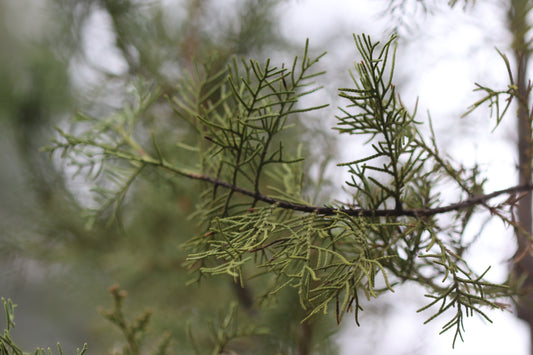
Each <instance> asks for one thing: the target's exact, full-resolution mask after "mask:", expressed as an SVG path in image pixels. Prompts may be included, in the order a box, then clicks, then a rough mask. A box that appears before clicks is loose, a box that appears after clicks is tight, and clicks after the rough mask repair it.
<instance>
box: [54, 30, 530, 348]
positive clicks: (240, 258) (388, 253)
mask: <svg viewBox="0 0 533 355" xmlns="http://www.w3.org/2000/svg"><path fill="white" fill-rule="evenodd" d="M354 39H355V44H356V47H357V50H358V53H359V55H360V60H359V61H358V62H357V63H356V65H355V72H354V73H352V74H351V78H352V80H353V87H351V88H342V89H340V97H341V98H343V99H344V102H346V106H344V107H341V108H339V109H340V112H341V113H340V115H339V116H338V117H337V119H338V125H337V127H336V130H338V131H339V132H340V133H342V134H348V135H363V136H366V138H367V140H366V141H367V145H368V146H369V147H370V148H371V149H372V151H371V152H370V153H368V154H365V155H361V154H358V152H357V151H356V152H355V153H356V156H354V158H353V160H351V161H349V162H346V163H341V164H338V165H339V166H341V168H340V169H345V168H343V167H348V174H349V178H348V181H347V185H348V188H347V191H348V192H349V193H350V199H351V201H350V202H349V203H340V202H336V201H331V203H330V205H327V206H313V205H312V204H311V203H310V202H309V201H308V200H307V198H306V196H305V195H304V194H303V192H302V191H304V186H303V182H304V179H303V178H302V173H303V172H302V164H301V161H302V160H303V159H304V157H303V156H301V152H300V150H299V149H298V148H297V147H295V146H297V145H295V144H293V143H292V144H291V142H290V139H291V138H290V129H291V127H292V125H293V123H294V122H295V121H294V120H296V119H297V117H298V116H301V115H302V113H305V112H307V111H311V110H320V109H321V108H324V107H325V106H326V105H322V104H318V105H312V106H310V107H305V106H302V104H301V98H302V97H303V96H306V95H309V94H311V93H313V92H315V91H316V90H317V89H318V88H319V86H317V85H316V84H315V80H318V79H319V75H320V74H322V73H321V72H316V71H313V66H314V65H315V64H316V63H317V62H318V61H319V59H320V57H321V56H318V57H316V58H313V57H311V56H310V54H309V50H308V44H306V47H305V50H304V53H303V55H302V56H301V57H296V58H295V59H294V61H293V62H292V63H291V64H290V65H284V64H281V65H275V64H273V63H272V62H271V61H270V60H267V61H266V62H264V63H260V62H258V61H254V60H249V61H246V60H237V59H235V60H233V62H231V63H230V65H229V66H228V67H227V68H225V69H223V70H221V71H220V70H216V71H214V70H212V69H211V67H210V66H209V65H200V64H198V65H197V66H196V67H195V68H194V70H193V72H191V73H189V76H188V78H187V79H186V80H184V81H183V82H182V83H180V87H179V90H178V94H177V95H176V96H174V97H169V98H168V103H169V105H170V106H171V107H172V109H173V110H174V112H175V114H176V119H179V120H183V121H184V122H187V123H188V124H189V125H190V126H191V130H192V132H193V133H194V134H193V135H188V136H187V137H182V138H181V139H180V140H179V141H178V139H177V141H176V149H179V150H183V151H187V152H188V153H189V155H190V159H185V160H183V161H173V160H172V158H170V155H168V154H166V153H165V152H164V151H162V149H161V148H160V145H159V144H158V137H159V133H160V132H157V131H152V132H146V131H143V130H142V129H140V128H139V126H140V124H139V121H142V119H143V115H144V113H145V112H146V110H147V108H148V107H149V106H150V105H152V104H153V102H154V98H155V97H156V96H157V91H155V90H152V91H149V92H150V93H149V94H146V93H145V92H146V91H143V90H140V91H139V94H138V97H137V99H136V100H134V102H133V104H132V105H130V106H129V108H127V109H126V110H124V112H120V113H117V114H114V115H112V116H110V117H107V118H87V117H86V116H84V115H79V116H78V119H79V120H81V123H83V124H81V125H80V124H78V125H77V126H76V129H75V130H74V131H72V132H65V131H60V135H61V138H60V139H58V140H57V141H55V142H54V144H53V146H52V147H50V151H51V152H54V151H60V152H62V153H63V154H64V156H67V157H69V159H71V161H72V162H73V163H74V164H75V165H76V166H78V167H80V168H81V169H82V170H83V169H86V168H89V169H92V170H94V171H95V173H94V174H95V176H97V177H98V178H99V179H100V180H101V183H102V184H103V186H104V187H106V190H105V191H106V192H105V193H104V194H103V196H104V197H106V198H107V200H106V202H102V203H101V204H100V208H104V209H109V208H110V207H113V208H114V209H116V208H119V207H120V205H121V204H122V203H123V201H124V199H125V197H126V194H127V191H128V189H129V188H131V186H132V185H133V182H134V180H135V179H136V178H137V177H139V176H144V175H143V172H144V170H149V169H158V170H162V171H166V172H167V173H169V174H170V175H169V180H172V179H173V178H174V177H184V178H189V179H193V180H199V181H201V192H200V194H201V203H200V205H199V206H198V208H197V212H196V218H197V219H198V221H199V223H200V224H201V225H202V226H203V232H202V233H200V234H199V235H197V236H195V237H193V238H191V239H190V240H189V241H188V242H187V243H186V244H185V245H184V248H185V250H186V251H187V252H188V258H187V260H186V265H187V267H189V268H190V270H191V271H192V272H194V273H195V274H196V275H197V278H196V279H195V280H198V279H200V278H201V277H202V276H204V275H220V274H225V275H230V276H231V277H233V278H234V279H235V281H236V282H238V283H241V284H242V285H243V286H244V284H245V282H244V281H245V280H246V279H247V278H248V277H256V278H262V280H264V285H266V286H265V289H264V293H263V295H262V297H261V298H260V300H263V301H264V300H267V299H269V298H271V297H275V296H276V295H277V294H278V293H279V292H280V291H281V290H282V289H284V288H295V289H297V291H298V295H299V300H300V304H301V307H302V308H303V309H304V310H305V316H304V320H309V319H311V318H313V317H316V316H317V315H318V314H319V313H328V312H329V311H330V310H332V312H333V313H334V314H335V315H336V319H337V321H339V322H340V320H341V319H342V317H343V315H344V314H345V313H346V312H349V311H354V313H355V320H356V322H359V320H358V314H359V312H360V311H361V310H362V303H361V301H362V298H366V299H372V298H374V297H377V296H378V295H380V294H382V293H384V292H392V291H393V290H394V287H395V285H397V284H400V283H405V282H414V283H418V284H420V285H422V286H423V287H425V288H426V289H427V297H428V298H429V299H430V303H429V304H428V305H427V306H425V307H423V308H422V309H421V310H420V311H425V310H429V309H431V310H432V311H433V314H432V315H430V316H429V318H428V321H430V320H433V319H435V318H437V317H440V316H447V317H451V318H450V319H449V320H448V321H446V323H445V325H444V326H443V331H447V330H452V329H453V330H454V331H455V338H461V339H462V331H463V323H464V317H465V316H471V315H473V314H478V315H480V316H482V317H484V318H486V319H488V317H487V315H486V314H485V311H483V310H482V309H481V307H483V306H488V307H489V308H502V307H503V305H502V303H499V302H498V298H499V297H503V296H507V295H509V294H510V293H511V291H510V290H509V288H508V287H507V286H506V285H496V284H492V283H489V282H487V281H485V280H484V278H483V277H484V275H485V273H483V274H482V275H478V274H476V273H475V272H473V271H472V270H471V269H470V268H469V266H468V262H467V260H465V259H464V251H465V250H466V248H467V247H468V243H467V241H466V240H465V238H464V231H465V228H466V226H467V225H468V222H469V220H470V217H471V216H472V214H473V213H474V212H476V211H477V210H480V209H488V210H489V211H490V212H491V213H492V215H494V216H498V217H501V218H502V219H504V221H506V222H508V223H512V218H511V217H510V216H511V214H510V212H512V211H511V209H512V207H513V203H512V202H509V203H500V204H497V205H489V200H491V199H492V198H494V197H497V196H500V195H504V194H513V193H518V192H520V191H526V190H529V189H530V188H531V186H518V187H513V188H509V189H506V190H502V191H496V192H493V193H490V194H483V183H484V181H485V180H484V179H483V178H482V177H480V173H479V170H478V168H477V167H474V168H473V169H467V168H465V167H463V166H460V165H457V164H455V163H453V162H451V161H450V160H449V159H448V158H447V157H445V156H443V155H442V154H441V153H440V152H439V150H438V148H437V145H436V139H435V137H434V134H433V133H431V135H430V136H429V137H425V136H424V135H423V134H422V133H421V131H422V123H420V122H419V121H417V120H416V119H415V116H416V108H415V109H414V110H413V111H412V112H411V111H410V110H408V109H407V108H406V107H405V106H404V104H403V103H402V101H401V100H400V97H399V96H398V94H397V92H396V90H395V86H394V80H393V79H394V70H395V48H396V41H395V37H391V38H390V40H388V41H387V42H385V43H383V44H382V43H379V42H373V41H372V40H371V39H370V37H368V36H366V35H361V36H355V38H354ZM487 100H492V99H490V98H489V99H487ZM415 106H416V105H415ZM430 132H432V129H431V127H430ZM365 151H367V150H365ZM442 184H446V187H447V188H449V189H450V190H454V191H455V195H456V198H457V202H455V203H451V204H445V203H446V201H443V199H442V198H441V196H440V195H439V193H438V188H439V187H440V186H443V185H442ZM102 191H104V190H102ZM509 201H511V200H509ZM114 209H112V210H114ZM443 214H446V215H445V216H441V215H443ZM250 275H252V276H250ZM454 342H455V340H454Z"/></svg>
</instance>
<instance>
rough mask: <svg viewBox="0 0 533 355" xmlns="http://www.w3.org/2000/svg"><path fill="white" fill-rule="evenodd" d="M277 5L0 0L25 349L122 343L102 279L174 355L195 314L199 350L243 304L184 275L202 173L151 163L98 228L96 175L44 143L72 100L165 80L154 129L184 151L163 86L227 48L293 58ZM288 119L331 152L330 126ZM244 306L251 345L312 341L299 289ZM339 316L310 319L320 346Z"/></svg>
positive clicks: (9, 199) (85, 105) (5, 241)
mask: <svg viewBox="0 0 533 355" xmlns="http://www.w3.org/2000/svg"><path fill="white" fill-rule="evenodd" d="M280 2H281V0H266V1H265V0H242V1H232V2H231V4H226V2H224V5H222V4H221V3H222V2H219V1H209V0H181V1H178V0H176V1H156V0H153V1H134V0H47V1H38V2H35V1H30V0H23V1H20V0H7V1H2V2H0V17H1V20H0V26H1V30H0V48H1V50H0V151H1V154H0V166H1V167H2V168H1V169H0V183H1V188H0V294H1V295H2V296H4V297H6V298H7V297H10V298H12V299H13V300H14V301H15V303H17V304H19V305H20V307H19V308H18V309H17V328H15V329H14V331H12V335H13V336H14V337H15V339H16V340H17V342H18V345H19V346H20V347H21V348H24V349H34V348H35V347H37V346H40V347H55V344H56V342H57V341H60V342H61V343H62V345H63V349H64V350H65V351H67V349H75V348H76V347H81V345H82V344H83V343H84V342H87V343H88V344H89V349H90V353H93V354H102V353H107V352H108V351H110V349H112V348H113V347H116V346H117V344H120V341H121V338H120V334H119V332H118V331H117V330H115V329H114V328H113V326H112V325H111V324H108V323H107V322H106V321H105V320H104V319H103V318H102V317H101V316H99V315H98V313H97V311H96V309H97V307H98V306H99V305H101V306H105V307H107V305H109V304H110V303H111V298H110V297H109V296H108V295H107V288H108V287H109V286H110V285H111V284H114V283H118V284H120V285H121V288H123V289H125V290H128V292H129V295H130V296H129V297H128V299H127V301H126V302H125V308H126V314H130V313H131V314H132V315H135V314H138V313H140V311H142V310H143V309H145V308H147V307H149V308H151V309H152V310H153V321H152V324H151V327H150V337H153V341H154V342H156V341H157V340H158V339H159V337H160V335H162V334H163V333H164V331H167V330H168V331H170V332H171V334H172V338H173V342H174V345H175V346H179V349H180V351H179V353H182V354H187V353H192V347H191V343H190V341H189V340H188V339H187V332H186V327H187V324H188V322H190V329H191V331H192V334H193V335H194V338H195V340H196V344H197V345H198V346H199V348H200V349H203V350H201V353H208V352H209V350H207V349H212V348H213V342H214V341H213V335H212V333H210V330H209V327H208V324H209V322H210V321H211V320H214V319H216V318H217V317H218V316H219V315H220V314H225V313H226V312H227V311H228V308H229V305H230V304H231V302H233V301H238V300H239V299H240V300H241V305H243V304H244V305H245V303H246V302H245V301H243V297H245V296H246V295H245V296H243V295H242V292H241V291H242V290H238V288H236V287H235V286H234V285H233V282H232V280H231V279H229V278H228V279H224V278H216V279H212V280H208V281H209V282H202V283H201V284H199V285H192V286H188V287H186V286H185V283H186V282H187V281H188V280H189V279H190V275H188V274H187V272H186V270H185V269H184V268H183V266H182V263H183V261H184V257H185V255H184V253H183V252H182V250H181V249H180V245H181V244H182V243H183V242H185V241H186V240H187V239H189V238H190V237H191V236H193V235H194V234H195V233H196V232H198V231H199V230H200V229H198V226H196V225H195V223H194V221H193V220H190V219H188V216H189V215H190V214H191V213H192V212H193V211H194V206H195V203H196V196H197V194H198V192H199V191H198V188H197V185H194V183H192V182H190V181H187V180H183V179H182V180H169V179H168V176H164V175H162V174H161V173H158V172H155V171H146V172H144V173H143V176H142V179H139V180H138V181H137V182H136V184H135V185H134V188H133V189H131V190H130V191H129V192H128V195H127V197H126V199H125V200H124V203H123V206H122V208H120V209H119V212H118V215H117V216H116V218H115V219H112V220H111V219H110V218H109V217H110V211H106V210H104V211H103V213H102V214H100V215H99V217H98V218H97V219H96V220H95V221H94V223H92V224H91V225H90V226H89V225H88V221H89V219H87V218H86V217H87V213H86V209H87V208H88V207H97V206H98V201H95V200H93V196H94V195H93V194H92V193H91V192H90V189H91V187H92V184H93V183H94V181H91V180H86V179H84V178H83V176H84V174H83V173H82V174H80V175H75V174H74V169H73V168H72V167H71V166H68V165H67V164H64V163H62V162H61V160H60V159H55V158H57V157H53V159H50V158H49V157H48V156H47V155H46V154H45V153H43V152H41V151H40V148H41V147H43V146H45V145H46V144H47V143H48V142H49V141H50V139H51V138H53V137H54V134H55V133H54V129H55V128H54V127H56V126H59V127H65V126H67V125H68V124H69V123H68V122H69V117H70V116H72V114H73V113H74V112H75V111H78V110H79V111H82V112H84V113H85V114H87V115H90V116H93V117H104V116H105V115H110V114H113V113H115V112H117V111H118V110H120V109H121V108H123V107H124V106H125V105H128V104H134V101H135V92H136V90H137V89H139V87H140V89H139V90H140V91H141V92H147V91H150V90H155V87H156V86H157V87H158V88H159V90H160V91H161V95H160V96H158V97H157V99H156V102H154V104H152V105H151V106H150V108H149V110H148V111H147V112H144V113H143V118H142V119H143V123H142V126H143V129H144V130H145V131H144V133H145V134H146V133H147V132H148V133H149V132H150V131H152V130H157V131H158V132H161V135H160V136H159V137H158V138H159V139H158V141H159V142H160V144H161V143H162V142H164V143H165V144H168V146H162V147H161V148H162V149H164V150H165V151H167V152H174V153H173V154H181V155H176V156H175V159H187V158H188V157H187V156H186V154H184V153H183V150H177V149H175V147H176V142H177V141H179V140H182V139H183V140H186V138H187V130H188V127H186V126H185V125H184V124H183V123H180V122H178V120H176V119H175V116H174V115H173V112H172V111H171V110H170V109H169V106H168V105H167V104H166V99H165V97H166V96H169V97H172V96H173V95H176V94H177V93H178V91H177V90H179V88H178V85H177V84H178V82H179V80H180V78H182V77H183V75H185V73H186V72H187V71H188V70H191V69H193V68H194V63H195V61H198V62H200V63H209V65H210V66H211V68H212V69H213V70H214V71H216V70H218V69H220V68H222V67H223V66H224V65H226V63H227V62H228V60H229V59H230V57H231V56H233V55H236V56H239V57H241V56H242V57H245V58H247V57H254V58H257V59H259V60H260V61H261V58H266V57H267V56H268V55H267V54H268V53H269V50H272V48H276V50H275V52H276V53H280V52H290V54H289V56H292V55H293V54H294V52H296V50H293V48H292V46H291V44H289V43H288V42H287V41H286V40H285V39H284V38H283V37H282V36H281V34H280V32H279V30H278V28H277V24H276V18H277V16H276V11H277V10H276V7H277V5H279V3H280ZM302 46H303V43H302ZM296 53H298V52H296ZM294 131H295V132H299V133H298V134H300V135H301V137H302V138H301V139H300V140H301V141H303V142H304V143H305V142H308V141H309V140H308V139H306V137H309V134H312V135H313V149H312V151H314V152H322V153H323V156H326V155H327V153H324V152H332V147H331V146H330V145H328V142H329V141H330V140H328V138H327V135H326V133H323V132H322V133H319V132H318V130H317V129H316V128H311V126H306V125H304V124H299V126H298V129H296V130H294ZM141 133H142V132H141ZM293 141H295V142H296V141H298V139H294V140H293ZM304 149H307V150H308V151H309V150H311V147H309V146H307V147H305V146H304ZM320 160H321V158H320V157H317V158H316V159H315V160H314V161H315V162H316V161H320ZM309 161H313V160H312V159H310V160H309ZM308 168H309V166H308ZM323 191H324V193H326V194H327V189H324V190H323ZM310 193H311V191H310ZM318 198H319V199H320V197H318ZM110 221H111V222H110ZM248 286H249V287H248V288H247V289H246V292H250V293H253V294H254V295H256V294H259V293H260V291H261V285H260V284H257V283H254V281H253V280H252V281H250V284H249V285H248ZM236 291H237V292H236ZM242 308H243V311H241V312H240V313H239V317H240V318H242V321H243V322H244V323H245V324H246V323H247V322H248V323H253V324H254V326H255V328H256V329H261V331H258V335H257V336H255V337H254V338H253V341H252V342H250V340H249V339H248V340H240V341H241V343H239V341H235V344H234V345H232V346H234V347H235V349H239V347H240V348H241V350H242V349H247V353H254V354H259V353H265V354H266V353H268V354H272V353H274V352H273V350H275V351H280V352H282V353H289V352H290V351H291V350H290V349H295V348H298V342H302V341H304V342H309V339H306V337H307V338H310V334H307V333H306V332H310V329H307V330H306V329H303V330H302V327H301V326H300V324H299V320H300V319H301V318H300V317H301V314H300V311H299V310H300V307H299V305H298V297H297V295H296V294H294V293H293V292H288V291H287V292H284V293H283V294H282V295H280V297H279V298H278V300H277V304H271V305H269V306H268V305H267V311H266V312H261V313H257V312H254V311H252V310H249V311H246V308H247V307H246V305H245V307H242ZM329 325H330V324H327V323H325V324H314V325H313V327H314V328H315V329H314V330H313V333H314V334H315V335H316V336H315V337H314V340H313V341H312V343H313V344H322V345H318V346H319V349H322V350H323V351H325V352H327V351H329V350H332V349H333V346H332V345H331V342H329V341H325V339H328V336H329V335H331V330H329V329H331V328H330V327H329ZM321 327H322V328H321ZM262 329H269V333H268V334H265V332H264V331H262ZM320 329H325V330H326V331H322V330H320ZM150 339H152V338H150ZM242 342H244V343H242ZM300 348H301V346H300ZM328 349H329V350H328Z"/></svg>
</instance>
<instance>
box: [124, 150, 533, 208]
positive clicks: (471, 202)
mask: <svg viewBox="0 0 533 355" xmlns="http://www.w3.org/2000/svg"><path fill="white" fill-rule="evenodd" d="M132 158H133V157H131V158H130V159H132ZM140 161H142V162H144V163H146V164H151V165H154V166H159V167H161V168H163V169H165V170H168V171H170V172H172V173H174V174H176V175H180V176H183V177H187V178H189V179H193V180H200V181H204V182H207V183H209V184H212V185H213V186H216V187H219V186H220V187H223V188H226V189H228V190H231V191H234V192H238V193H240V194H242V195H245V196H249V197H253V198H254V199H255V200H258V201H262V202H265V203H267V204H269V205H276V206H277V207H279V208H283V209H287V210H293V211H298V212H307V213H316V214H319V215H323V216H333V215H337V214H339V213H342V214H345V215H348V216H356V217H430V216H435V215H438V214H443V213H448V212H454V211H460V210H464V209H467V208H471V207H475V206H479V205H483V204H484V203H485V202H487V201H489V200H491V199H493V198H496V197H498V196H502V195H513V194H518V193H521V192H526V191H532V190H533V184H527V185H517V186H512V187H508V188H506V189H502V190H496V191H493V192H491V193H488V194H483V195H476V196H472V197H470V198H468V199H466V200H463V201H459V202H455V203H451V204H449V205H446V206H441V207H435V208H414V209H400V210H398V209H377V210H373V209H365V208H346V207H328V206H313V205H304V204H300V203H294V202H290V201H285V200H281V199H277V198H274V197H270V196H267V195H264V194H262V193H260V192H254V191H251V190H247V189H245V188H242V187H240V186H237V185H233V184H230V183H229V182H226V181H223V180H220V179H217V178H213V177H211V176H206V175H202V174H195V173H190V172H185V171H182V170H180V169H177V168H175V167H174V166H172V165H170V164H168V163H166V162H164V161H161V162H158V161H154V160H148V161H147V160H146V159H142V160H140ZM513 201H514V200H513Z"/></svg>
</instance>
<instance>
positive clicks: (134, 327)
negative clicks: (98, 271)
mask: <svg viewBox="0 0 533 355" xmlns="http://www.w3.org/2000/svg"><path fill="white" fill-rule="evenodd" d="M109 292H110V293H111V296H112V297H113V309H111V310H100V314H101V315H102V316H103V317H105V318H106V319H108V320H109V321H110V322H111V323H113V324H114V325H115V326H116V327H117V328H119V329H120V331H121V332H122V335H123V336H124V338H125V339H126V345H124V347H123V349H122V351H121V352H116V353H114V354H116V355H140V354H145V353H146V352H144V351H142V348H143V347H142V345H143V344H142V343H143V338H144V337H145V336H146V332H147V327H148V325H149V323H150V319H151V317H152V312H151V311H145V312H143V313H142V314H141V315H139V316H138V317H137V318H136V319H135V322H128V321H127V320H126V318H125V316H124V313H123V309H122V308H123V302H124V299H125V298H126V296H127V292H126V291H124V290H120V288H119V287H118V286H117V285H114V286H112V287H111V288H110V289H109ZM169 345H170V333H167V334H165V335H164V336H163V337H162V339H161V341H160V343H159V344H158V345H157V347H156V349H155V350H154V351H152V352H150V354H153V355H165V354H167V351H168V347H169Z"/></svg>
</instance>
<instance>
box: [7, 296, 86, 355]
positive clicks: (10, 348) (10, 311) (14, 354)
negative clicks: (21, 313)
mask: <svg viewBox="0 0 533 355" xmlns="http://www.w3.org/2000/svg"><path fill="white" fill-rule="evenodd" d="M1 300H2V303H3V304H4V311H5V314H6V320H7V322H6V323H7V325H6V328H5V329H4V334H3V335H0V355H26V354H29V353H26V352H23V351H22V350H21V349H20V348H19V347H18V346H17V345H16V344H15V342H14V341H13V339H12V337H11V334H10V331H11V330H12V329H13V328H15V307H16V305H15V304H14V303H13V302H12V301H11V300H10V299H8V300H6V299H4V298H2V299H1ZM87 349H88V348H87V344H84V345H83V348H82V349H81V350H80V349H77V350H76V355H83V354H85V352H86V351H87ZM57 350H58V354H59V355H63V349H62V348H61V345H60V344H59V343H58V344H57ZM32 354H33V355H53V354H54V353H53V352H52V350H51V349H50V348H48V349H47V350H45V349H42V348H37V349H35V351H34V352H33V353H32Z"/></svg>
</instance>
